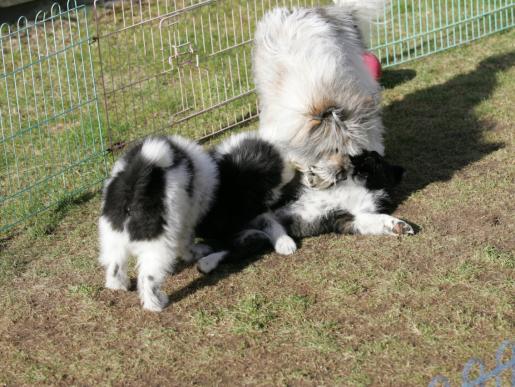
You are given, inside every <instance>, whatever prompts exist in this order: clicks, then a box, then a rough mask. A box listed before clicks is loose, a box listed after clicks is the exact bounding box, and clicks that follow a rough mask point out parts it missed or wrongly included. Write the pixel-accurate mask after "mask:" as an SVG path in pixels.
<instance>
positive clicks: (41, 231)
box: [28, 191, 96, 238]
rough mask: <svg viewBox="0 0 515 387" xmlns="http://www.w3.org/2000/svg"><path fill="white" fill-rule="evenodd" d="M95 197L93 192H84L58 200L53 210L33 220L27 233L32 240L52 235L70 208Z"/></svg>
mask: <svg viewBox="0 0 515 387" xmlns="http://www.w3.org/2000/svg"><path fill="white" fill-rule="evenodd" d="M95 195H96V192H95V191H86V192H81V193H78V194H75V195H71V196H67V197H64V198H62V199H60V200H59V201H58V202H57V204H56V206H55V207H54V208H51V209H50V210H49V211H46V212H45V213H43V214H41V215H40V216H39V217H36V218H35V219H34V221H33V222H32V223H31V224H30V225H29V226H28V232H29V233H30V234H31V235H32V236H33V237H34V238H38V237H41V236H44V235H49V234H52V233H53V232H54V231H55V230H56V228H57V227H58V226H59V224H60V223H61V221H62V220H63V219H64V217H65V216H66V214H68V212H69V211H70V210H71V209H72V208H74V207H75V206H77V205H80V204H84V203H86V202H88V201H90V200H91V199H92V198H93V197H94V196H95Z"/></svg>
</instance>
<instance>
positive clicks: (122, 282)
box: [105, 275, 131, 291]
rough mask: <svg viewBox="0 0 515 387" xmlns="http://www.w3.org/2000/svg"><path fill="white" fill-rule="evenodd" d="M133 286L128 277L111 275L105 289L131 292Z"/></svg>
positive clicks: (107, 279)
mask: <svg viewBox="0 0 515 387" xmlns="http://www.w3.org/2000/svg"><path fill="white" fill-rule="evenodd" d="M130 284H131V281H130V279H129V278H128V277H127V276H121V275H116V276H114V275H110V276H108V277H107V278H106V283H105V287H106V288H107V289H111V290H125V291H127V290H129V286H130Z"/></svg>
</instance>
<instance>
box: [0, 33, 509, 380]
mask: <svg viewBox="0 0 515 387" xmlns="http://www.w3.org/2000/svg"><path fill="white" fill-rule="evenodd" d="M514 41H515V31H513V30H512V31H510V32H507V33H502V34H497V35H494V36H491V37H489V38H486V39H483V40H481V41H478V42H476V43H474V44H472V45H469V46H466V47H462V48H459V49H455V50H452V51H449V52H446V53H443V54H438V55H434V56H431V57H428V58H426V59H424V60H422V61H418V62H413V63H408V64H406V65H403V66H400V67H396V68H395V69H392V70H389V71H387V72H385V74H384V79H383V83H384V85H385V92H384V120H385V123H386V125H387V127H388V128H389V131H388V134H387V138H386V143H387V154H388V157H389V159H390V160H393V161H395V162H398V163H399V164H401V165H404V166H405V167H406V168H407V170H408V175H407V177H406V179H405V181H404V182H403V183H402V185H401V187H400V188H399V190H398V191H397V192H396V193H395V195H394V197H395V203H396V206H395V207H396V208H395V211H394V213H395V215H396V216H399V217H402V218H405V219H407V220H409V221H410V222H412V223H413V224H415V225H416V227H417V229H418V233H417V235H415V236H414V237H411V238H400V239H397V238H391V237H361V236H335V235H326V236H322V237H317V238H309V239H306V240H304V241H302V247H301V249H300V250H299V251H298V252H297V253H296V254H295V255H293V256H290V257H280V256H278V255H276V254H268V255H265V256H263V257H260V258H259V259H256V260H252V261H250V260H249V261H246V262H242V263H240V264H232V265H224V266H223V267H221V268H220V269H219V270H218V271H217V272H215V273H213V274H211V275H209V276H203V275H201V274H199V273H197V271H196V270H195V269H194V268H187V269H185V270H184V271H183V272H181V273H180V274H178V275H176V276H174V277H170V278H169V280H168V281H167V282H166V286H165V288H166V289H167V291H168V293H169V294H170V296H171V299H172V304H171V306H170V307H168V308H167V309H166V310H165V311H164V312H163V313H161V314H152V313H149V312H144V311H143V310H142V309H141V307H140V305H139V300H138V296H137V294H136V292H134V291H132V292H128V293H122V292H114V291H109V290H106V289H103V286H102V285H103V274H104V273H103V270H102V269H101V268H100V267H99V266H98V264H97V262H96V256H97V230H96V219H97V216H98V211H99V205H100V198H99V195H98V194H92V195H90V196H87V197H84V199H83V200H82V202H81V203H80V204H68V205H64V206H62V207H60V208H59V209H58V210H56V211H55V212H52V213H50V214H48V215H47V216H46V217H45V220H44V222H43V221H40V222H39V224H37V225H35V226H31V227H29V228H27V229H26V230H24V232H21V233H19V234H17V235H14V236H12V238H10V239H4V240H1V241H0V308H1V309H0V310H2V313H0V356H1V358H2V361H1V362H0V384H4V383H5V384H7V385H20V384H62V385H69V384H78V385H88V384H98V383H100V384H129V385H137V384H143V383H146V384H151V385H158V384H161V385H187V384H210V385H212V384H221V385H236V384H237V385H240V384H260V385H282V384H288V385H314V384H316V385H398V386H406V385H427V383H428V382H429V381H430V379H431V378H432V377H433V376H435V375H437V374H443V375H446V376H448V377H449V378H450V380H451V382H452V385H453V386H454V385H458V384H459V383H461V372H462V369H463V366H464V364H465V363H466V361H467V360H468V359H469V358H471V357H478V358H481V359H483V360H484V361H485V363H486V368H487V369H493V368H494V366H495V355H494V353H495V350H496V349H497V347H498V345H499V344H500V343H501V341H503V340H504V339H510V338H511V339H513V338H514V335H515V329H514V328H515V316H514V310H515V308H514V302H513V301H514V297H513V296H514V294H515V280H514V273H515V271H514V269H515V257H514V250H515V237H514V236H515V227H514V226H515V223H514V219H515V204H514V200H513V192H514V179H515V163H514V158H513V155H514V150H515V149H514V138H513V135H514V122H515V111H514V110H513V105H514V102H515V101H514V98H515V97H514V96H515V66H514V64H515V51H514V46H513V42H514ZM254 125H255V124H254ZM249 128H250V127H249ZM132 274H133V277H134V272H133V273H132ZM503 381H504V383H505V384H503V385H509V373H508V372H506V373H505V375H504V378H503Z"/></svg>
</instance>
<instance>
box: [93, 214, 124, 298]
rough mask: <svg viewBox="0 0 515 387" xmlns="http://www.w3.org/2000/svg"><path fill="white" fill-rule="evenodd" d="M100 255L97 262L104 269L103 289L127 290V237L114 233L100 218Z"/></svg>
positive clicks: (107, 223) (105, 221)
mask: <svg viewBox="0 0 515 387" xmlns="http://www.w3.org/2000/svg"><path fill="white" fill-rule="evenodd" d="M99 231H100V255H99V258H98V260H99V261H100V263H101V264H102V265H103V266H104V267H105V270H106V280H105V287H106V288H108V289H114V290H128V289H129V285H130V280H129V277H128V276H127V261H128V258H129V251H128V246H127V245H128V243H129V242H128V237H127V235H126V234H124V233H123V232H118V231H115V230H113V229H112V228H111V225H110V223H109V222H108V221H107V220H106V219H104V218H103V217H101V218H100V223H99Z"/></svg>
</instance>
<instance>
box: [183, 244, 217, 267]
mask: <svg viewBox="0 0 515 387" xmlns="http://www.w3.org/2000/svg"><path fill="white" fill-rule="evenodd" d="M190 251H191V257H190V259H191V260H190V261H189V262H188V263H191V262H196V261H198V260H199V259H200V258H202V257H205V256H206V255H208V254H211V252H212V251H213V249H212V248H211V246H209V245H206V244H205V243H197V244H195V245H193V246H191V248H190Z"/></svg>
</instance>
